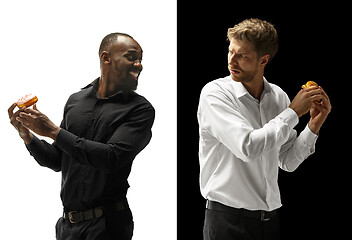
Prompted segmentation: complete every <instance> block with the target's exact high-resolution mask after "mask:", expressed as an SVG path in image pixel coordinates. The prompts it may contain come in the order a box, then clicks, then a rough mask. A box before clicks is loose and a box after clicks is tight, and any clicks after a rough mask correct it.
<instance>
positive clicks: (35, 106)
mask: <svg viewBox="0 0 352 240" xmlns="http://www.w3.org/2000/svg"><path fill="white" fill-rule="evenodd" d="M33 109H34V110H36V111H38V112H39V110H38V108H37V104H36V103H34V105H33Z"/></svg>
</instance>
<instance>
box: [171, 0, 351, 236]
mask: <svg viewBox="0 0 352 240" xmlns="http://www.w3.org/2000/svg"><path fill="white" fill-rule="evenodd" d="M332 4H333V5H332ZM332 4H331V2H329V3H328V4H326V5H324V3H323V4H319V5H312V4H309V2H308V1H306V2H301V3H299V2H295V1H281V2H277V3H276V4H269V3H268V2H266V3H265V4H257V3H256V2H250V3H249V4H246V5H243V4H242V5H241V4H239V3H237V2H236V1H232V3H231V2H230V1H226V2H221V1H204V2H200V1H188V2H187V1H178V10H177V11H178V14H177V18H178V20H177V36H178V39H177V41H178V43H177V52H178V55H177V57H178V60H177V68H178V72H177V74H178V76H177V79H178V80H177V81H178V83H177V93H178V94H177V116H178V117H177V121H178V124H177V132H178V134H177V138H178V140H177V149H178V153H177V154H178V156H177V159H178V164H177V178H178V179H177V202H178V204H177V218H178V219H177V229H178V231H177V233H178V239H195V240H198V239H202V228H203V221H204V209H205V200H204V199H203V197H202V196H201V194H200V190H199V179H198V177H199V163H198V123H197V116H196V113H197V106H198V99H199V94H200V91H201V89H202V87H203V86H204V85H205V84H206V83H207V82H209V81H212V80H214V79H217V78H220V77H224V76H227V75H229V73H228V70H227V48H228V42H227V41H226V33H227V29H228V28H229V27H233V26H234V25H235V24H237V23H239V22H240V21H242V20H244V19H246V18H251V17H256V18H260V19H263V20H266V21H269V22H271V23H272V24H274V26H275V28H276V29H277V31H278V34H279V41H280V44H279V50H278V53H277V55H276V56H275V58H274V59H273V60H272V62H270V63H269V65H267V67H266V70H265V74H264V76H265V77H266V79H267V80H268V81H269V82H271V83H274V84H277V85H279V86H280V87H281V88H282V89H283V90H284V91H285V92H286V93H287V94H288V96H289V97H290V99H291V100H292V99H293V98H294V96H295V95H296V94H297V92H298V91H299V90H300V88H301V85H302V84H304V83H305V82H307V81H308V80H313V81H316V82H317V83H318V84H319V85H321V86H322V87H323V88H324V89H325V91H326V92H327V94H328V95H329V97H330V100H331V103H332V106H333V108H332V111H331V114H330V115H329V117H328V119H327V121H326V122H325V124H324V126H323V127H322V129H321V131H320V136H319V138H318V141H317V143H316V152H315V153H314V154H313V155H312V156H310V157H309V158H308V159H307V160H306V161H305V162H304V163H303V164H302V165H301V166H300V167H299V168H298V169H297V170H296V171H295V172H293V173H287V172H284V171H280V174H279V186H280V190H281V200H282V203H283V207H282V208H281V210H280V228H281V238H282V239H310V238H312V239H319V238H322V237H324V239H325V237H327V236H335V239H337V236H340V237H341V238H344V237H345V236H347V235H346V233H347V230H349V229H348V226H349V223H351V220H350V218H351V217H352V215H351V211H350V205H351V204H350V203H349V201H348V198H349V197H348V196H349V192H350V189H351V187H350V186H349V181H350V180H349V175H350V173H349V172H350V171H349V166H350V163H349V162H350V161H351V157H348V155H347V154H346V153H347V152H349V151H348V141H349V139H348V137H349V135H350V134H349V132H350V131H349V130H348V129H349V122H350V121H349V116H348V114H349V113H350V112H351V111H350V104H349V101H347V98H348V97H349V95H350V94H351V91H349V90H348V89H349V85H350V83H349V82H350V81H351V77H350V74H349V72H350V68H351V67H350V62H351V60H350V59H351V56H352V55H351V47H350V45H351V40H350V38H351V37H350V36H351V30H350V24H351V23H352V22H351V20H350V16H349V15H351V14H350V13H348V12H347V10H348V8H349V7H348V5H346V6H342V5H339V4H337V3H332ZM308 120H309V114H307V115H306V116H303V117H302V118H300V123H299V124H298V125H297V126H296V130H297V131H298V132H300V131H301V130H303V128H304V127H305V125H306V124H307V122H308ZM342 236H343V237H342Z"/></svg>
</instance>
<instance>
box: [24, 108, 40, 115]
mask: <svg viewBox="0 0 352 240" xmlns="http://www.w3.org/2000/svg"><path fill="white" fill-rule="evenodd" d="M24 112H26V113H29V114H33V115H37V114H39V111H38V110H36V109H31V108H25V109H24Z"/></svg>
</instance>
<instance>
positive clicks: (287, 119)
mask: <svg viewBox="0 0 352 240" xmlns="http://www.w3.org/2000/svg"><path fill="white" fill-rule="evenodd" d="M278 117H279V118H280V119H281V120H282V121H283V122H284V123H286V124H288V125H289V126H290V127H291V128H294V127H295V126H296V125H297V124H298V121H299V118H298V115H297V114H296V112H295V111H294V110H293V109H292V108H289V107H288V108H286V109H285V110H284V111H283V112H282V113H280V114H279V115H278Z"/></svg>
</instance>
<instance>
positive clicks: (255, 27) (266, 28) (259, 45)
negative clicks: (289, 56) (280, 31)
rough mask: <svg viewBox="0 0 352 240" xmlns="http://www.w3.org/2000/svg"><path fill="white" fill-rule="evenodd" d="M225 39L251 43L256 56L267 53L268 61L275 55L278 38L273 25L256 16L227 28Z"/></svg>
mask: <svg viewBox="0 0 352 240" xmlns="http://www.w3.org/2000/svg"><path fill="white" fill-rule="evenodd" d="M227 39H228V40H229V41H231V40H232V39H236V40H239V41H246V42H249V43H251V44H252V46H253V48H254V51H255V52H256V53H257V54H258V57H262V56H264V55H266V54H269V56H270V58H269V61H270V60H271V59H272V58H273V57H274V56H275V54H276V52H277V49H278V46H279V38H278V35H277V32H276V30H275V28H274V26H273V25H272V24H271V23H269V22H266V21H263V20H260V19H257V18H250V19H246V20H244V21H242V22H240V23H239V24H236V25H235V26H234V27H233V28H229V29H228V31H227Z"/></svg>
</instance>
